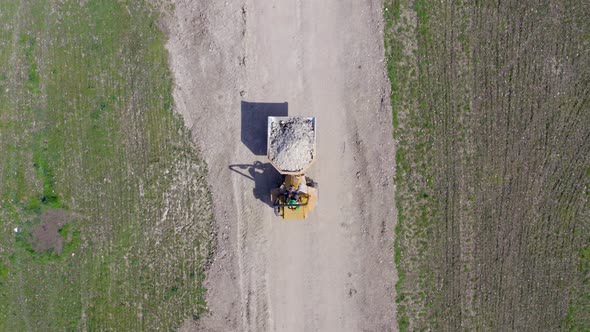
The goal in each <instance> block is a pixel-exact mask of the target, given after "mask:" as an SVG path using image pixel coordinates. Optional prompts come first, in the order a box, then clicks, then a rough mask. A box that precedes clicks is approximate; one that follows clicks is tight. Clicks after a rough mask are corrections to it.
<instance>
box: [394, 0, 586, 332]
mask: <svg viewBox="0 0 590 332" xmlns="http://www.w3.org/2000/svg"><path fill="white" fill-rule="evenodd" d="M589 13H590V5H589V4H588V2H584V1H542V2H536V3H529V2H526V1H525V2H522V1H501V2H500V1H498V2H467V1H465V2H462V1H460V2H456V3H450V2H447V3H443V4H441V3H440V2H433V1H424V0H416V1H386V21H387V23H388V25H387V29H386V49H387V52H388V57H389V72H390V78H391V83H392V92H393V94H392V104H393V112H394V125H395V127H396V128H395V136H396V140H397V152H396V165H397V175H396V185H397V194H396V199H397V204H398V208H399V209H398V210H399V220H398V227H397V229H396V234H397V242H396V264H397V266H398V271H399V282H398V283H397V286H396V288H397V291H398V297H397V302H398V303H399V306H398V318H399V324H400V329H402V330H423V329H427V330H428V329H431V330H436V331H458V330H519V331H541V330H572V331H576V330H577V331H586V330H588V329H590V254H589V253H590V247H589V243H590V216H589V209H588V206H589V201H588V200H589V197H590V196H589V191H588V188H589V185H590V97H589V96H590V93H589V92H590V54H589V50H590V40H589V39H588V36H589V35H590V23H589V22H590V21H589V20H588V15H589Z"/></svg>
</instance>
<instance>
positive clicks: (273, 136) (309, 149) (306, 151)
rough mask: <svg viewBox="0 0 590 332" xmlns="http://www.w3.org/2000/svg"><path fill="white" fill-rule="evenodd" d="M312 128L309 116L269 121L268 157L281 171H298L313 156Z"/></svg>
mask: <svg viewBox="0 0 590 332" xmlns="http://www.w3.org/2000/svg"><path fill="white" fill-rule="evenodd" d="M314 137H315V133H314V128H313V121H312V120H311V119H309V118H297V117H293V118H289V119H287V120H280V121H276V122H273V123H271V128H270V137H269V140H270V144H269V152H268V157H269V159H270V160H271V161H272V162H273V163H274V164H275V165H276V166H277V167H278V168H279V169H280V170H282V171H287V172H299V171H301V170H303V169H304V168H305V167H306V166H307V165H309V164H310V163H311V162H312V160H313V158H314V146H313V145H314Z"/></svg>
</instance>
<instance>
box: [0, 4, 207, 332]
mask: <svg viewBox="0 0 590 332" xmlns="http://www.w3.org/2000/svg"><path fill="white" fill-rule="evenodd" d="M158 20H159V15H158V13H157V12H155V11H154V10H153V9H152V8H150V6H148V5H147V4H145V3H143V2H142V1H68V0H66V1H49V0H36V1H15V0H4V1H2V2H1V4H0V156H1V159H0V230H1V235H0V330H1V331H47V330H59V331H63V330H67V331H74V330H113V331H139V330H170V329H172V328H174V327H177V326H179V325H180V324H181V323H182V321H183V320H185V319H186V318H190V317H194V318H197V317H198V316H199V314H200V313H202V312H203V310H205V307H206V304H205V302H204V292H205V290H204V289H203V287H202V281H203V278H204V274H203V271H204V265H205V264H206V262H207V260H208V259H209V257H210V255H211V251H212V214H211V207H210V206H211V198H210V194H209V191H208V187H207V185H206V182H205V179H204V176H205V174H206V165H205V164H204V162H203V160H202V159H201V158H200V157H199V154H198V151H196V149H195V147H194V146H193V143H192V139H191V137H190V134H189V131H188V130H187V129H185V128H184V126H183V122H182V120H181V119H180V118H179V117H178V116H176V115H175V114H174V113H173V110H172V108H173V100H172V95H171V94H172V81H171V76H170V73H169V71H168V60H167V53H166V51H165V48H164V42H165V36H164V35H163V34H162V32H161V31H160V30H159V28H158Z"/></svg>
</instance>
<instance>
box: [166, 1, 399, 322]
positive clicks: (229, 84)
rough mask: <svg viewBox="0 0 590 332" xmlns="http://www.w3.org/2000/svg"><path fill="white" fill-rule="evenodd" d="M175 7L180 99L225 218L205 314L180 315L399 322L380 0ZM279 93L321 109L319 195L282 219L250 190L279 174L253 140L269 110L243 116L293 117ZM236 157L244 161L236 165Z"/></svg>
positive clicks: (173, 46) (292, 103)
mask: <svg viewBox="0 0 590 332" xmlns="http://www.w3.org/2000/svg"><path fill="white" fill-rule="evenodd" d="M175 6H176V11H175V17H174V18H172V19H171V20H170V24H169V26H170V29H169V30H170V42H169V44H168V48H169V51H170V57H171V63H172V67H173V71H174V75H175V79H176V84H177V87H176V90H175V101H176V105H177V107H178V110H179V112H180V113H181V114H182V115H183V116H184V118H185V121H186V122H187V124H188V125H189V126H190V127H192V130H193V134H194V137H195V139H196V141H197V142H198V144H199V146H200V147H201V149H202V151H203V154H204V155H205V157H206V160H207V162H208V165H209V170H210V172H209V182H210V184H211V188H212V192H213V199H214V204H215V216H216V219H217V229H218V248H217V252H218V254H217V256H216V257H215V261H214V262H213V265H212V267H211V269H210V271H209V274H208V281H207V288H208V301H209V308H210V314H209V315H207V316H206V317H203V318H202V320H201V321H200V322H199V323H198V324H199V325H198V326H196V325H193V324H194V323H191V322H187V324H186V325H185V326H184V327H185V328H186V329H187V330H190V329H195V330H198V329H200V330H210V331H227V330H234V331H275V330H276V331H305V330H308V331H316V330H319V331H357V330H369V331H390V330H395V328H396V322H395V301H394V297H395V290H394V286H393V284H394V282H395V280H396V274H395V267H394V263H393V228H394V226H395V215H394V204H393V182H392V176H393V160H392V158H393V140H392V137H391V136H392V135H391V109H390V107H389V104H388V101H389V98H388V96H389V85H388V81H387V76H386V74H385V62H384V61H383V54H384V50H383V46H382V33H381V31H382V26H381V22H382V6H381V4H380V3H372V2H360V1H352V0H350V1H345V2H342V1H336V0H328V1H318V2H311V1H286V0H281V1H274V2H266V1H254V0H249V1H242V2H239V1H238V2H228V3H223V2H208V3H203V2H194V1H176V4H175ZM283 102H288V115H289V116H315V117H316V118H317V120H318V124H320V126H319V128H317V135H318V136H317V162H316V163H314V165H313V166H312V167H311V169H310V172H311V173H310V174H309V175H311V176H312V177H313V178H314V179H315V180H316V181H317V182H319V184H320V188H321V189H320V202H319V206H318V207H317V208H316V210H315V211H314V213H313V214H312V215H311V216H310V218H309V219H308V220H306V221H305V222H291V223H285V222H283V221H282V220H280V219H276V218H275V217H274V214H273V212H272V209H270V208H269V207H268V206H267V205H265V204H264V203H263V202H261V201H260V200H259V199H258V198H259V197H260V195H257V194H256V193H261V192H262V193H263V195H264V193H268V192H269V190H270V188H271V187H272V186H274V185H276V183H275V181H276V177H275V176H274V175H273V169H272V166H269V164H268V163H267V160H265V158H266V157H265V154H264V153H261V154H259V153H257V152H260V150H261V149H260V147H259V146H252V145H253V144H258V145H259V144H265V143H263V142H265V141H266V139H265V135H266V121H265V120H263V121H264V124H263V125H262V126H260V125H259V124H256V123H252V122H251V119H252V118H250V117H249V116H250V115H251V111H258V112H266V113H265V114H266V115H278V114H274V113H282V114H280V115H281V116H285V115H286V114H284V113H285V112H284V111H286V110H278V109H274V108H273V107H272V106H273V105H284V106H286V105H285V104H283ZM279 111H280V112H279ZM267 113H268V114H267ZM260 128H263V130H259V129H260ZM240 133H241V135H240ZM240 138H242V140H240ZM244 138H248V140H245V139H244ZM262 150H264V149H262ZM230 165H232V166H236V167H237V168H238V169H242V168H244V169H245V168H249V169H248V170H247V171H244V173H240V172H237V171H236V172H232V170H236V167H233V168H232V167H231V166H230ZM248 165H250V166H248ZM275 173H276V172H275ZM244 174H246V175H244ZM252 180H254V181H252ZM253 193H254V195H253Z"/></svg>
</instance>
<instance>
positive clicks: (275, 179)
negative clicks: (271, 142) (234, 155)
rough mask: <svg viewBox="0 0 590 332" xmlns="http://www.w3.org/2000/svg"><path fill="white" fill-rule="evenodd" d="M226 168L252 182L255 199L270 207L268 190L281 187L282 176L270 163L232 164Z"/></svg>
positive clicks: (271, 204)
mask: <svg viewBox="0 0 590 332" xmlns="http://www.w3.org/2000/svg"><path fill="white" fill-rule="evenodd" d="M228 168H229V169H230V170H231V171H233V172H236V173H238V174H240V175H241V176H243V177H245V178H248V179H250V180H252V181H254V189H253V194H254V197H255V198H256V199H259V200H261V201H262V202H264V203H265V204H266V205H268V206H270V207H272V206H273V203H272V202H271V200H270V190H271V189H272V188H276V187H278V186H280V185H281V183H282V180H283V176H282V175H281V174H280V173H279V172H278V171H277V170H276V169H275V168H274V166H272V165H271V164H270V163H262V162H260V161H255V162H254V163H253V164H234V165H229V166H228Z"/></svg>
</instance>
